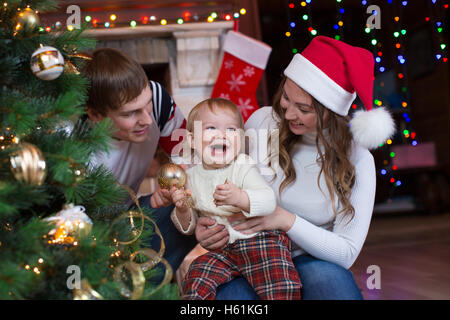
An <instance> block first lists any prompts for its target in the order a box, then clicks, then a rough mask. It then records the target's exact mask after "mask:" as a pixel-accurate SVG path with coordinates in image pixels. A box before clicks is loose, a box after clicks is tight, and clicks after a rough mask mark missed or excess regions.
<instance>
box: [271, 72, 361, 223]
mask: <svg viewBox="0 0 450 320" xmlns="http://www.w3.org/2000/svg"><path fill="white" fill-rule="evenodd" d="M285 81H286V78H284V79H283V81H282V82H281V85H280V87H279V89H278V91H277V93H276V94H275V97H274V101H273V104H272V106H273V111H274V112H275V114H276V116H277V117H275V118H278V119H279V126H278V127H279V130H280V131H279V165H280V167H281V168H282V170H283V172H284V176H285V178H284V180H283V181H282V182H281V184H280V188H279V191H278V192H279V194H280V196H281V192H282V191H283V190H284V189H285V188H286V187H287V186H289V185H290V184H291V183H293V182H294V181H295V180H296V178H297V175H296V172H295V168H294V165H293V163H292V159H291V154H290V152H291V150H292V149H293V147H294V145H295V144H296V143H298V142H300V141H301V139H302V136H301V135H295V134H293V133H292V132H291V131H290V129H289V121H287V120H286V119H285V117H284V113H285V111H284V109H283V108H282V107H281V105H280V100H281V96H282V88H283V86H284V83H285ZM312 99H313V103H312V105H313V108H314V111H315V112H316V113H317V127H316V130H317V136H316V147H317V152H318V155H319V161H320V164H321V168H320V172H319V175H318V176H317V184H318V185H319V188H320V184H319V181H320V176H321V175H322V174H324V177H325V183H326V186H327V189H328V193H329V195H330V199H331V204H332V208H333V212H334V214H335V216H337V215H338V214H340V213H344V215H345V216H347V215H349V216H350V217H351V219H353V216H354V213H355V209H354V208H353V206H352V204H351V202H350V196H351V193H352V188H353V185H354V183H355V167H354V166H353V164H352V163H351V162H350V160H349V153H350V147H351V143H352V134H351V132H350V128H349V117H348V116H347V117H343V116H340V115H338V114H336V113H334V112H332V111H331V110H328V120H327V123H324V121H323V118H324V112H325V110H326V109H325V107H324V106H323V105H322V104H321V103H320V102H318V101H317V100H316V99H314V97H312ZM324 129H328V130H329V137H327V138H326V137H325V135H324V132H323V131H324ZM320 145H322V146H323V150H324V152H322V148H320V147H319V146H320ZM268 146H270V138H269V141H268ZM269 150H270V149H269ZM272 156H273V155H272V154H269V165H270V159H271V157H272ZM335 195H337V198H338V201H339V209H338V208H337V205H336V202H335ZM349 221H350V220H349Z"/></svg>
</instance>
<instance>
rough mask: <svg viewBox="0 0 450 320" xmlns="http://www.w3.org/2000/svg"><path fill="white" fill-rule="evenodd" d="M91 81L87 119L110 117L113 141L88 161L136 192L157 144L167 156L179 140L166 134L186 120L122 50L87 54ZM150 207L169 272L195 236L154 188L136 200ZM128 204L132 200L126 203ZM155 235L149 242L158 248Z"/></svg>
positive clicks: (165, 194)
mask: <svg viewBox="0 0 450 320" xmlns="http://www.w3.org/2000/svg"><path fill="white" fill-rule="evenodd" d="M84 74H85V76H86V77H87V78H88V79H89V80H90V84H91V87H90V91H89V97H88V101H87V114H88V117H89V119H90V120H91V121H92V122H94V123H95V122H98V121H101V120H103V119H104V118H107V117H108V118H110V119H111V120H112V122H113V123H114V125H115V132H114V133H113V137H114V143H113V146H112V149H111V150H110V152H109V154H99V155H96V156H95V158H94V159H91V165H93V166H98V165H101V164H103V165H104V166H105V167H107V168H108V169H109V170H111V172H112V173H113V174H114V176H115V177H116V178H117V180H118V181H119V182H120V183H122V184H124V185H127V186H128V187H130V188H131V189H132V190H133V191H134V192H135V193H137V191H138V189H139V186H140V185H141V183H142V181H143V179H144V178H145V173H146V172H147V169H148V167H149V165H150V163H151V161H152V159H153V157H154V155H155V152H156V149H157V146H158V144H159V146H160V147H161V148H162V149H163V150H164V151H165V152H166V153H167V154H168V155H171V153H172V149H173V147H174V146H175V145H176V144H177V143H178V141H172V139H171V135H172V133H173V132H174V131H175V130H177V129H184V128H185V125H186V123H185V119H184V116H183V114H182V113H181V111H180V110H179V109H177V108H176V105H175V103H174V101H173V99H172V98H171V97H170V95H169V94H168V92H167V91H166V90H165V89H164V88H163V87H162V86H161V85H160V84H159V83H157V82H154V81H149V80H148V78H147V75H146V74H145V72H144V70H143V68H142V66H141V65H140V64H139V63H137V62H136V61H134V60H133V59H131V58H130V57H127V56H126V55H125V54H123V53H122V52H120V51H118V50H115V49H110V48H103V49H98V50H96V51H94V52H93V53H92V60H90V61H88V63H87V64H86V66H85V68H84ZM139 203H140V205H141V206H147V207H152V208H159V209H154V210H153V217H154V218H155V222H156V223H157V225H158V227H159V229H160V230H161V233H162V235H163V237H164V242H165V244H166V253H165V258H166V259H167V260H168V262H169V263H170V264H171V266H172V268H173V269H174V271H175V270H176V269H177V268H178V266H179V264H180V263H181V262H182V260H183V258H184V256H185V255H186V254H187V253H188V252H189V251H190V250H191V249H192V248H193V247H194V245H195V243H196V240H195V238H194V237H186V236H183V235H181V234H180V233H179V232H178V231H177V230H176V229H175V228H174V226H173V224H172V222H171V220H170V212H171V211H172V209H173V206H172V205H170V204H171V201H170V194H169V192H168V190H162V189H160V188H158V189H157V190H156V191H155V193H154V194H153V195H152V196H151V197H150V196H147V197H141V198H140V199H139ZM129 204H132V203H131V202H130V203H129ZM156 238H157V237H154V239H153V241H152V243H151V246H152V247H153V248H154V249H155V250H157V248H155V247H159V243H158V242H159V238H158V239H156Z"/></svg>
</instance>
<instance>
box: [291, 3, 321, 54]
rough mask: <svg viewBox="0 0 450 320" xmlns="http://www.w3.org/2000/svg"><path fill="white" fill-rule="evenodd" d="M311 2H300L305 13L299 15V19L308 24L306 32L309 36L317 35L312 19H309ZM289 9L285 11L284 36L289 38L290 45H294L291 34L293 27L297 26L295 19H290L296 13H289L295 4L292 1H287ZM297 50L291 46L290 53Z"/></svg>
mask: <svg viewBox="0 0 450 320" xmlns="http://www.w3.org/2000/svg"><path fill="white" fill-rule="evenodd" d="M311 2H312V0H305V1H301V2H300V6H301V7H303V8H306V13H303V14H302V15H301V21H303V22H306V23H307V24H308V32H309V34H310V36H311V37H315V36H316V35H317V30H316V29H314V28H313V26H312V19H311ZM288 7H289V9H288V11H287V16H288V28H287V29H288V31H286V32H285V34H284V35H285V36H286V37H287V38H288V39H289V41H290V43H291V47H294V46H293V45H292V44H293V41H292V35H293V31H294V29H295V28H296V27H297V24H298V22H297V21H295V19H294V20H293V19H291V17H292V16H294V17H295V16H296V14H291V12H290V11H291V10H293V9H294V8H295V7H296V5H295V4H294V3H293V2H290V3H289V6H288ZM297 52H298V49H297V48H295V47H294V48H293V49H292V53H294V54H296V53H297Z"/></svg>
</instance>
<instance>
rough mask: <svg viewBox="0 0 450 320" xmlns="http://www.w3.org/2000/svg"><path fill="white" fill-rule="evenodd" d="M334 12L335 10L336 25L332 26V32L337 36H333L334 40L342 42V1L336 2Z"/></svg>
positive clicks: (337, 0)
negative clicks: (334, 31)
mask: <svg viewBox="0 0 450 320" xmlns="http://www.w3.org/2000/svg"><path fill="white" fill-rule="evenodd" d="M336 10H337V23H335V24H334V25H333V28H334V30H336V31H337V34H336V35H335V36H334V38H335V39H336V40H344V18H343V15H344V12H345V9H344V8H343V7H342V0H336Z"/></svg>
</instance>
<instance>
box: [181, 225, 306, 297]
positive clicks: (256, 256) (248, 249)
mask: <svg viewBox="0 0 450 320" xmlns="http://www.w3.org/2000/svg"><path fill="white" fill-rule="evenodd" d="M238 276H243V277H244V278H245V279H247V281H248V282H249V283H250V284H251V285H252V286H253V288H254V289H255V291H256V293H257V294H258V296H259V297H260V298H261V299H263V300H299V299H300V289H301V287H302V284H301V282H300V278H299V276H298V273H297V271H296V270H295V267H294V264H293V262H292V257H291V253H290V240H289V238H288V236H287V235H286V233H285V232H281V231H278V230H276V231H263V232H261V233H259V234H258V235H256V236H255V237H253V238H250V239H240V240H237V241H235V242H234V243H232V244H229V245H228V246H227V247H226V248H225V249H223V250H220V251H209V252H207V253H205V254H204V255H201V256H200V257H198V258H196V259H195V260H194V261H193V262H192V263H191V265H190V267H189V271H188V273H187V274H186V277H185V279H184V281H183V290H184V297H183V298H184V299H187V300H213V299H214V298H215V296H216V289H217V287H218V286H220V285H221V284H224V283H227V282H228V281H231V280H232V279H233V278H235V277H238Z"/></svg>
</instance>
